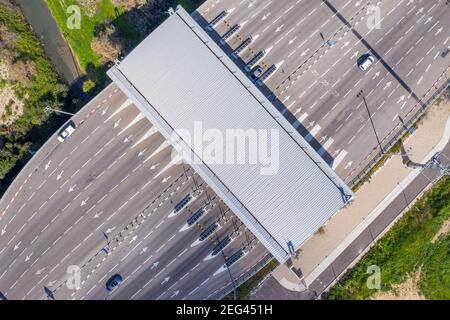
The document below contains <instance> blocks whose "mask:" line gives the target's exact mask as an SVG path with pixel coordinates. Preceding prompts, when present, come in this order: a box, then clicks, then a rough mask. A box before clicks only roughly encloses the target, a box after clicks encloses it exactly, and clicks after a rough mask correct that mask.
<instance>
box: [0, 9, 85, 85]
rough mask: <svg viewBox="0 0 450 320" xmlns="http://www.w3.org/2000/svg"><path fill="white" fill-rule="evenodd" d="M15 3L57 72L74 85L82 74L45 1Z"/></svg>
mask: <svg viewBox="0 0 450 320" xmlns="http://www.w3.org/2000/svg"><path fill="white" fill-rule="evenodd" d="M0 1H6V0H0ZM14 2H16V3H17V4H18V5H19V6H20V8H21V10H22V12H23V15H24V16H25V18H26V20H27V22H28V23H29V24H30V25H31V26H32V28H33V31H34V32H35V34H36V35H37V36H38V37H40V39H41V41H42V43H43V45H44V48H45V52H46V54H47V56H48V57H49V58H50V60H51V61H52V63H53V65H54V66H55V69H56V71H57V72H58V73H59V75H60V76H61V78H62V79H63V80H64V81H65V82H66V83H67V84H69V85H72V84H73V83H74V82H76V80H77V79H78V78H79V77H80V73H81V72H80V71H79V68H78V66H77V64H76V62H75V59H74V57H73V56H72V53H71V50H70V48H69V46H68V44H67V43H66V41H65V40H64V38H63V37H62V35H61V33H60V31H59V28H58V25H57V24H56V22H55V20H54V19H53V16H52V14H51V13H50V10H49V9H48V7H47V4H46V3H45V0H14Z"/></svg>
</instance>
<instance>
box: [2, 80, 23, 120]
mask: <svg viewBox="0 0 450 320" xmlns="http://www.w3.org/2000/svg"><path fill="white" fill-rule="evenodd" d="M23 106H24V103H23V101H22V100H20V99H19V98H18V97H17V96H16V95H15V93H14V90H13V89H12V88H11V87H9V86H6V87H4V88H2V89H0V125H6V126H8V125H10V124H11V123H13V122H14V121H15V120H16V119H17V118H18V117H19V116H20V115H22V113H23Z"/></svg>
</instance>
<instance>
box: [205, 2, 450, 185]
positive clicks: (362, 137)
mask: <svg viewBox="0 0 450 320" xmlns="http://www.w3.org/2000/svg"><path fill="white" fill-rule="evenodd" d="M373 8H375V9H373ZM225 10H226V11H227V12H228V14H227V15H226V16H225V17H224V18H223V19H222V20H221V21H220V22H219V23H217V24H216V25H215V26H214V30H215V32H216V33H217V35H218V36H223V35H224V34H226V32H227V31H228V30H229V29H230V28H231V27H233V26H235V25H238V26H239V29H238V30H237V31H236V32H235V33H234V34H233V36H231V37H229V38H228V39H227V44H228V45H229V47H230V48H231V50H235V49H237V48H238V47H239V46H240V44H242V43H243V42H245V41H246V39H249V38H251V41H250V43H249V44H248V45H247V47H246V48H245V49H244V50H242V51H241V52H240V53H239V55H238V56H239V57H240V58H241V60H242V61H240V62H239V63H241V64H242V65H245V63H248V62H249V61H250V60H251V59H252V58H253V57H254V56H255V55H256V54H257V53H258V52H260V51H261V50H265V55H264V56H263V58H262V59H261V60H260V61H259V63H258V64H259V65H260V66H261V67H262V68H263V70H267V69H268V68H269V67H270V66H272V65H276V66H277V70H276V71H275V72H274V73H273V74H272V75H271V76H270V77H269V78H268V79H267V80H266V81H265V85H266V86H267V87H268V89H270V91H268V92H269V94H271V95H273V97H276V98H277V99H278V100H279V101H280V102H282V103H283V104H284V108H285V109H284V112H283V113H284V114H285V115H287V114H289V113H290V114H291V115H293V116H294V118H293V119H294V120H295V121H296V122H294V126H296V127H297V128H298V130H300V132H301V133H302V134H303V135H304V136H305V137H306V138H307V140H309V141H310V142H311V143H312V144H313V145H314V146H316V147H317V148H316V149H317V150H318V151H319V153H320V154H322V155H324V157H325V158H326V156H327V153H328V155H329V156H331V157H332V158H333V161H332V164H331V165H332V167H333V168H334V169H335V170H336V171H337V173H338V174H339V175H340V176H341V177H342V178H343V179H345V181H346V182H347V183H349V182H350V181H351V180H352V179H353V178H354V177H355V176H356V175H357V174H358V173H359V172H360V171H361V170H362V169H363V168H364V167H365V166H366V165H367V164H368V162H369V161H370V160H372V159H373V158H374V157H375V155H376V154H377V152H379V151H380V149H379V145H378V140H379V141H380V143H381V144H382V145H383V146H384V145H385V144H386V143H387V142H388V141H389V140H390V139H391V138H392V137H393V135H394V134H396V133H397V132H398V131H399V130H401V129H403V124H402V122H406V121H407V120H408V119H409V118H410V117H411V116H412V115H413V113H414V112H416V111H417V110H418V109H419V108H422V107H423V104H424V101H426V99H427V98H428V97H429V96H430V95H431V94H432V93H433V92H434V90H436V88H437V87H439V86H440V85H441V84H442V83H443V82H444V81H445V80H446V79H447V78H448V76H449V73H448V72H447V71H448V67H449V65H450V55H447V56H445V57H442V56H441V54H442V53H443V52H444V51H445V50H446V49H447V48H448V47H449V46H450V29H449V23H450V5H448V4H447V3H446V2H445V1H425V0H400V1H373V0H358V1H356V0H355V1H352V0H334V1H325V0H323V1H315V0H287V1H273V0H262V1H254V0H247V1H245V0H239V1H238V0H234V1H231V0H230V1H208V2H206V3H205V4H204V5H203V6H202V7H201V8H200V9H199V12H200V14H201V15H202V17H204V19H205V20H206V21H207V22H209V21H211V20H212V19H213V18H214V17H216V16H218V15H219V14H220V13H221V12H223V11H225ZM377 17H379V19H378V20H377ZM211 33H213V32H211ZM329 40H330V42H329V43H328V44H330V45H327V43H326V42H327V41H329ZM364 54H371V55H372V56H373V57H375V60H376V62H375V64H374V65H373V66H372V67H371V68H370V69H369V70H367V71H365V72H364V71H362V70H360V69H359V68H358V65H357V61H358V59H359V58H360V57H361V56H363V55H364ZM361 90H362V91H363V94H361V95H359V96H358V93H359V92H360V91H361ZM363 97H364V98H365V100H366V102H367V108H366V106H365V104H364V100H363ZM367 109H368V110H367ZM369 114H370V117H369ZM372 123H373V126H372ZM374 128H375V129H374ZM375 131H376V134H375ZM317 142H318V143H317Z"/></svg>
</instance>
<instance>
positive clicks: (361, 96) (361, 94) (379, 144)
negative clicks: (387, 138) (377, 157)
mask: <svg viewBox="0 0 450 320" xmlns="http://www.w3.org/2000/svg"><path fill="white" fill-rule="evenodd" d="M356 97H358V98H362V100H363V102H364V105H365V106H366V110H367V113H368V114H369V120H370V123H371V124H372V129H373V132H374V133H375V137H376V138H377V143H378V146H379V147H380V150H381V153H382V154H384V150H383V147H382V146H381V142H380V139H379V138H378V133H377V130H376V129H375V124H374V123H373V120H372V115H371V114H370V110H369V106H368V105H367V101H366V97H365V96H364V92H363V91H362V90H360V91H359V92H358V94H357V95H356Z"/></svg>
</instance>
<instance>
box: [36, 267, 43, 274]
mask: <svg viewBox="0 0 450 320" xmlns="http://www.w3.org/2000/svg"><path fill="white" fill-rule="evenodd" d="M44 270H45V267H44V268H42V269H40V270H38V271H36V274H41V273H42V272H43V271H44Z"/></svg>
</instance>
